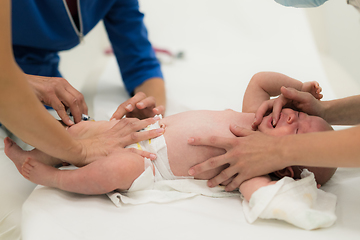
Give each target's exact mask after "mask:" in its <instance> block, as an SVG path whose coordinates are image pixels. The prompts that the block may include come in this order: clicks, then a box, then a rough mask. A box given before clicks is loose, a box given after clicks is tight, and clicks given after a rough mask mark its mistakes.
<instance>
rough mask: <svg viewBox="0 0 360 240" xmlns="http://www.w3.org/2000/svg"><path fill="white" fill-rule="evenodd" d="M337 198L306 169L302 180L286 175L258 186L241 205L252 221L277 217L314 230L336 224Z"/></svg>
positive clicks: (250, 221)
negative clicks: (320, 186) (274, 182)
mask: <svg viewBox="0 0 360 240" xmlns="http://www.w3.org/2000/svg"><path fill="white" fill-rule="evenodd" d="M336 200H337V198H336V196H335V195H334V194H332V193H326V192H324V191H323V190H321V189H318V188H317V186H316V182H315V178H314V174H313V173H311V172H309V171H307V170H306V169H305V170H304V171H303V173H302V179H300V180H297V181H295V180H294V179H292V178H289V177H284V178H282V179H281V180H279V181H278V182H277V183H276V184H274V185H270V186H266V187H262V188H260V189H258V190H257V191H256V192H255V193H254V194H253V195H252V196H251V198H250V201H249V202H247V201H246V200H245V199H244V200H243V202H242V204H243V209H244V215H245V218H246V220H247V221H248V222H249V223H253V222H254V221H255V220H256V219H257V218H262V219H278V220H284V221H286V222H288V223H291V224H293V225H295V226H297V227H300V228H303V229H306V230H312V229H317V228H325V227H330V226H331V225H333V223H334V222H335V221H336V215H335V206H336Z"/></svg>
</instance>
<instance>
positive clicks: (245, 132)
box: [230, 124, 255, 137]
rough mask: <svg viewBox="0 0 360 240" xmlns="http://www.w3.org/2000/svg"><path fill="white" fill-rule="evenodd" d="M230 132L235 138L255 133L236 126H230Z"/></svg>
mask: <svg viewBox="0 0 360 240" xmlns="http://www.w3.org/2000/svg"><path fill="white" fill-rule="evenodd" d="M230 131H231V132H232V133H233V134H234V135H235V136H237V137H246V136H249V135H251V134H254V132H255V131H252V130H250V129H247V128H243V127H239V126H238V125H235V124H231V125H230Z"/></svg>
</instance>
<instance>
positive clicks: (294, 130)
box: [258, 108, 336, 185]
mask: <svg viewBox="0 0 360 240" xmlns="http://www.w3.org/2000/svg"><path fill="white" fill-rule="evenodd" d="M272 120H273V119H272V116H271V114H270V115H268V116H266V117H264V119H263V120H262V122H261V124H260V125H259V127H258V129H259V131H260V132H263V133H265V134H269V135H273V136H284V135H289V134H301V133H310V132H320V131H331V130H333V128H332V127H331V125H330V124H328V123H327V122H326V121H325V120H324V119H322V118H320V117H317V116H310V115H308V114H306V113H303V112H298V111H294V110H292V109H290V108H284V109H282V111H281V114H280V118H279V120H278V122H277V124H276V125H275V126H274V125H273V124H272ZM304 168H306V169H308V170H309V171H310V172H313V173H314V175H315V178H316V181H317V183H318V184H320V185H323V184H325V183H326V182H327V181H328V180H329V179H330V178H331V177H332V176H333V175H334V173H335V171H336V168H323V167H305V166H291V169H289V168H286V169H283V170H280V171H278V172H277V173H278V174H277V175H278V176H290V177H293V178H295V179H298V178H300V174H301V171H302V169H304Z"/></svg>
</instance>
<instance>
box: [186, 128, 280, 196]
mask: <svg viewBox="0 0 360 240" xmlns="http://www.w3.org/2000/svg"><path fill="white" fill-rule="evenodd" d="M230 130H231V131H232V132H233V133H234V134H235V135H236V136H238V137H236V138H224V137H217V136H212V137H209V138H200V137H194V138H190V139H189V141H188V142H189V144H191V145H196V146H199V145H205V146H212V147H216V148H222V149H225V150H226V153H225V154H223V155H220V156H217V157H213V158H210V159H208V160H206V161H205V162H202V163H200V164H198V165H195V166H193V167H192V168H190V170H189V174H190V175H192V176H196V175H197V174H200V173H203V172H206V171H208V170H211V169H215V168H217V167H220V166H224V165H228V167H227V168H225V169H224V170H223V171H222V172H221V173H220V174H219V175H217V176H215V177H214V178H212V179H210V180H209V181H208V186H209V187H214V186H217V185H219V184H221V183H225V182H226V184H227V185H226V188H225V190H226V191H232V190H234V189H235V188H238V187H239V186H240V185H241V183H242V182H244V181H245V180H248V179H250V178H253V177H256V176H261V175H264V174H268V173H270V172H273V171H275V170H278V169H282V168H284V167H285V165H286V163H285V164H284V163H281V162H280V161H279V159H280V150H279V149H278V148H277V147H278V146H279V144H280V139H281V138H280V137H273V136H270V135H265V134H263V133H261V132H255V131H251V130H248V129H244V128H240V127H237V126H231V127H230Z"/></svg>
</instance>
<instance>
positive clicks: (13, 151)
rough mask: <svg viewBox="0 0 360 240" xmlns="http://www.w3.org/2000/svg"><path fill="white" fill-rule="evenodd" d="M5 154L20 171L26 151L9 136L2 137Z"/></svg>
mask: <svg viewBox="0 0 360 240" xmlns="http://www.w3.org/2000/svg"><path fill="white" fill-rule="evenodd" d="M4 143H5V150H4V151H5V154H6V155H7V156H8V157H9V158H10V159H11V161H13V162H14V164H15V166H16V168H17V169H18V171H19V172H20V173H21V174H22V172H21V167H22V165H23V163H24V162H25V159H26V157H27V152H26V151H23V150H22V149H21V148H20V147H19V146H18V145H17V144H16V143H15V142H14V141H13V140H11V139H10V138H9V137H7V138H5V139H4Z"/></svg>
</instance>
